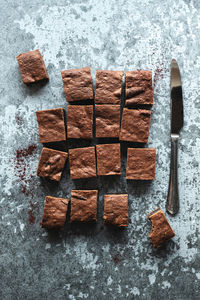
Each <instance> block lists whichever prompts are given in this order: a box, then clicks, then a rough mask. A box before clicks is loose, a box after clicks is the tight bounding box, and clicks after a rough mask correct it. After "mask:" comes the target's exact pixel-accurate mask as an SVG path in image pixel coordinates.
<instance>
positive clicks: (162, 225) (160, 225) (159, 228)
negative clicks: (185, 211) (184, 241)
mask: <svg viewBox="0 0 200 300" xmlns="http://www.w3.org/2000/svg"><path fill="white" fill-rule="evenodd" d="M147 218H148V219H149V220H150V221H151V223H152V229H151V232H150V234H149V238H150V239H151V242H152V244H153V246H154V247H155V248H159V247H161V246H162V245H163V244H164V243H165V242H167V241H169V240H170V239H171V238H173V237H174V236H175V233H174V231H173V229H172V228H171V226H170V225H169V222H168V221H167V218H166V217H165V215H164V213H163V211H162V210H161V209H160V207H158V208H157V209H156V210H154V211H152V212H151V213H149V214H148V216H147Z"/></svg>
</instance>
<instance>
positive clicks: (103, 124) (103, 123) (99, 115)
mask: <svg viewBox="0 0 200 300" xmlns="http://www.w3.org/2000/svg"><path fill="white" fill-rule="evenodd" d="M95 116H96V137H97V138H108V137H110V138H119V130H120V105H95Z"/></svg>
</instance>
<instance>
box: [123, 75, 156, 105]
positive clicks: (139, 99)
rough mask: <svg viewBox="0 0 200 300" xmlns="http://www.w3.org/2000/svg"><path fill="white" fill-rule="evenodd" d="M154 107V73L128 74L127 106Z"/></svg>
mask: <svg viewBox="0 0 200 300" xmlns="http://www.w3.org/2000/svg"><path fill="white" fill-rule="evenodd" d="M131 105H153V88H152V71H141V70H138V71H131V72H126V106H131Z"/></svg>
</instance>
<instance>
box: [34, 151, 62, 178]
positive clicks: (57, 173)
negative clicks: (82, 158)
mask: <svg viewBox="0 0 200 300" xmlns="http://www.w3.org/2000/svg"><path fill="white" fill-rule="evenodd" d="M66 159H67V153H66V152H62V151H58V150H53V149H49V148H45V147H44V148H43V149H42V153H41V156H40V161H39V164H38V168H37V175H38V176H40V177H44V178H48V179H51V180H55V181H60V178H61V175H62V171H63V169H64V166H65V162H66Z"/></svg>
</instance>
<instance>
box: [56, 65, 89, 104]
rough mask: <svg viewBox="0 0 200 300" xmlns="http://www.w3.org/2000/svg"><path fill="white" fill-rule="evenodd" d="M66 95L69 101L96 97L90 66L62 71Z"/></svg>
mask: <svg viewBox="0 0 200 300" xmlns="http://www.w3.org/2000/svg"><path fill="white" fill-rule="evenodd" d="M61 75H62V80H63V85H64V92H65V97H66V100H67V101H68V102H74V101H82V100H90V99H93V98H94V95H93V85H92V76H91V70H90V68H82V69H72V70H65V71H61Z"/></svg>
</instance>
